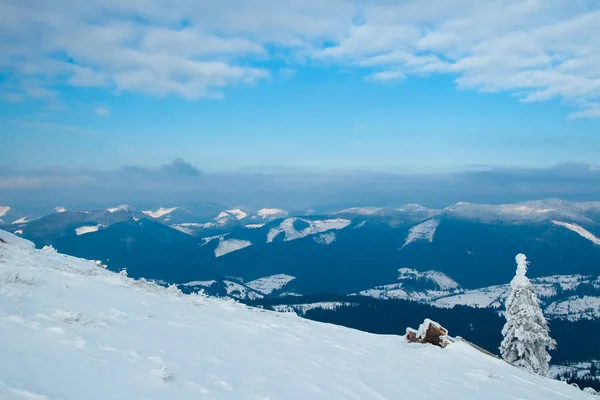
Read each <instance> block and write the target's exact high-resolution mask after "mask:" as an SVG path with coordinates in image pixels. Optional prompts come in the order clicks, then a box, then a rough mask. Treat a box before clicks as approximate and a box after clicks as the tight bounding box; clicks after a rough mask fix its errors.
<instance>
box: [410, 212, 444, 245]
mask: <svg viewBox="0 0 600 400" xmlns="http://www.w3.org/2000/svg"><path fill="white" fill-rule="evenodd" d="M439 224H440V222H439V221H438V220H437V219H435V218H433V219H429V220H427V221H425V222H421V223H420V224H418V225H415V226H413V227H412V228H410V230H409V231H408V236H407V237H406V241H405V242H404V245H403V246H402V247H406V246H408V245H409V244H411V243H413V242H416V241H419V240H427V241H428V242H433V235H435V230H436V229H437V227H438V225H439Z"/></svg>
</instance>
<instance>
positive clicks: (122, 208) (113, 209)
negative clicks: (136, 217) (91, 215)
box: [106, 204, 131, 213]
mask: <svg viewBox="0 0 600 400" xmlns="http://www.w3.org/2000/svg"><path fill="white" fill-rule="evenodd" d="M130 210H131V207H129V206H128V205H127V204H121V205H120V206H116V207H111V208H107V209H106V211H108V212H109V213H114V212H117V211H130Z"/></svg>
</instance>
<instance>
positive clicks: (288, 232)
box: [267, 218, 350, 243]
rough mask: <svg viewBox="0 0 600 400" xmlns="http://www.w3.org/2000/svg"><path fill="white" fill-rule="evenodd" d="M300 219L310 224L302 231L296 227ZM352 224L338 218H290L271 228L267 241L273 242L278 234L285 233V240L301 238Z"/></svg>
mask: <svg viewBox="0 0 600 400" xmlns="http://www.w3.org/2000/svg"><path fill="white" fill-rule="evenodd" d="M296 220H300V221H302V222H304V223H306V224H308V226H307V227H306V228H304V229H302V230H300V231H297V230H296V229H295V228H294V222H295V221H296ZM348 225H350V220H347V219H342V218H336V219H327V220H320V221H319V220H310V219H302V218H288V219H285V220H283V221H282V222H281V224H280V225H279V226H277V227H274V228H271V229H270V230H269V233H268V234H267V243H271V242H272V241H273V239H275V238H276V237H277V236H278V235H280V234H281V233H283V234H284V235H285V238H284V239H283V240H284V241H290V240H296V239H301V238H303V237H306V236H309V235H314V234H317V233H322V232H326V231H329V230H333V229H343V228H345V227H347V226H348Z"/></svg>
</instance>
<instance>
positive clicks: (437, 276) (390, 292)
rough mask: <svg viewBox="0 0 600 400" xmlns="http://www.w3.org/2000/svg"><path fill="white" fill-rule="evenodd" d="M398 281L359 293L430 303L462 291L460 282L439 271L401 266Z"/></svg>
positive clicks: (375, 296)
mask: <svg viewBox="0 0 600 400" xmlns="http://www.w3.org/2000/svg"><path fill="white" fill-rule="evenodd" d="M398 281H399V282H397V283H392V284H390V285H383V286H376V287H374V288H372V289H367V290H363V291H361V292H360V293H359V294H360V295H362V296H369V297H374V298H376V299H405V300H412V301H419V302H422V303H428V302H431V301H433V300H435V299H438V298H440V297H446V296H450V295H452V294H454V293H457V292H461V291H462V290H461V288H460V285H459V284H458V283H456V282H455V281H454V280H452V279H451V278H450V277H448V276H447V275H446V274H444V273H442V272H439V271H425V272H419V271H416V270H414V269H411V268H400V269H399V270H398Z"/></svg>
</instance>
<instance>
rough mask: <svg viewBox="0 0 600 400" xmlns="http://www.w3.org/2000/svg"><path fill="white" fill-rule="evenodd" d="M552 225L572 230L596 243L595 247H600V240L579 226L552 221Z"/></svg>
mask: <svg viewBox="0 0 600 400" xmlns="http://www.w3.org/2000/svg"><path fill="white" fill-rule="evenodd" d="M552 223H553V224H555V225H559V226H562V227H565V228H567V229H570V230H572V231H573V232H575V233H577V234H578V235H579V236H581V237H584V238H586V239H587V240H589V241H591V242H592V243H594V244H595V245H598V246H600V238H598V237H596V236H595V235H594V234H593V233H592V232H590V231H588V230H587V229H585V228H582V227H581V226H579V225H576V224H570V223H568V222H561V221H552Z"/></svg>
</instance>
